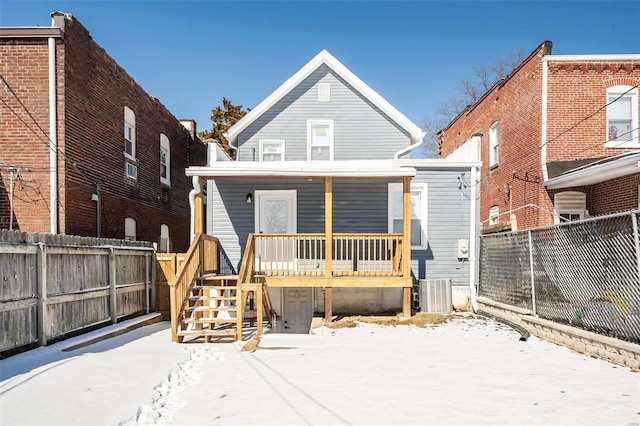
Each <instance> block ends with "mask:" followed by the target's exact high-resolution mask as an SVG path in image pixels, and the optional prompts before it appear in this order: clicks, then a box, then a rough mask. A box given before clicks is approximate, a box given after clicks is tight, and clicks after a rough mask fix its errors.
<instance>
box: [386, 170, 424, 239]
mask: <svg viewBox="0 0 640 426" xmlns="http://www.w3.org/2000/svg"><path fill="white" fill-rule="evenodd" d="M402 185H403V184H402V183H389V184H388V192H387V231H388V232H389V233H393V232H394V231H393V220H394V217H393V193H394V192H399V193H401V194H402V191H403V188H402ZM411 191H412V192H413V191H420V213H421V216H420V217H418V218H417V219H418V220H419V221H420V229H421V231H422V235H421V236H420V240H421V241H420V242H421V244H420V245H413V244H412V245H411V250H424V249H426V248H427V247H428V241H429V235H428V232H427V226H428V223H429V222H428V221H429V214H428V211H429V210H428V207H429V203H428V197H429V188H428V184H426V183H413V182H412V183H411Z"/></svg>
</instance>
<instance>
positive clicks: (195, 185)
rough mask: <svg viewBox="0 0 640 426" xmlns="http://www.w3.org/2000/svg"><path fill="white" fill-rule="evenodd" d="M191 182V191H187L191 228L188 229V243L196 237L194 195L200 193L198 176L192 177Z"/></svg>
mask: <svg viewBox="0 0 640 426" xmlns="http://www.w3.org/2000/svg"><path fill="white" fill-rule="evenodd" d="M191 182H192V183H193V189H192V190H191V191H189V209H190V211H191V226H190V228H189V231H190V234H189V235H190V238H189V242H191V241H193V237H194V236H195V235H196V220H195V216H196V213H195V212H196V194H199V193H200V191H202V188H200V176H193V177H192V178H191Z"/></svg>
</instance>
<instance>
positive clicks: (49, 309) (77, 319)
mask: <svg viewBox="0 0 640 426" xmlns="http://www.w3.org/2000/svg"><path fill="white" fill-rule="evenodd" d="M154 252H155V250H154V248H153V244H152V243H148V242H139V241H123V240H111V239H97V238H84V237H73V236H63V235H48V234H29V233H22V232H10V231H0V280H2V281H1V283H0V353H1V352H5V351H9V350H12V349H16V348H19V347H21V346H25V345H33V344H36V343H38V344H40V345H47V343H48V342H49V341H51V340H58V339H59V338H62V337H63V336H64V335H66V334H68V333H71V332H81V331H82V329H84V328H89V327H93V326H98V325H100V324H107V323H112V324H115V323H116V322H117V321H118V318H122V317H126V316H132V315H136V314H143V313H148V312H149V310H150V309H151V307H152V306H151V301H152V300H153V294H152V293H153V292H154V288H153V285H152V283H153V282H154V274H155V270H154V269H153V267H152V266H153V265H152V262H153V259H154Z"/></svg>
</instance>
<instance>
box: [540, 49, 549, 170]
mask: <svg viewBox="0 0 640 426" xmlns="http://www.w3.org/2000/svg"><path fill="white" fill-rule="evenodd" d="M548 78H549V64H548V63H547V62H546V61H544V58H543V62H542V132H541V133H542V135H541V141H540V147H541V149H540V164H541V165H542V180H544V181H546V180H548V179H549V171H548V170H547V102H548V96H549V95H548V81H547V79H548Z"/></svg>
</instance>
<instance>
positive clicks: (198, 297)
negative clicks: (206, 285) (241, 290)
mask: <svg viewBox="0 0 640 426" xmlns="http://www.w3.org/2000/svg"><path fill="white" fill-rule="evenodd" d="M236 299H237V297H236V296H189V300H219V301H223V300H236Z"/></svg>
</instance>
